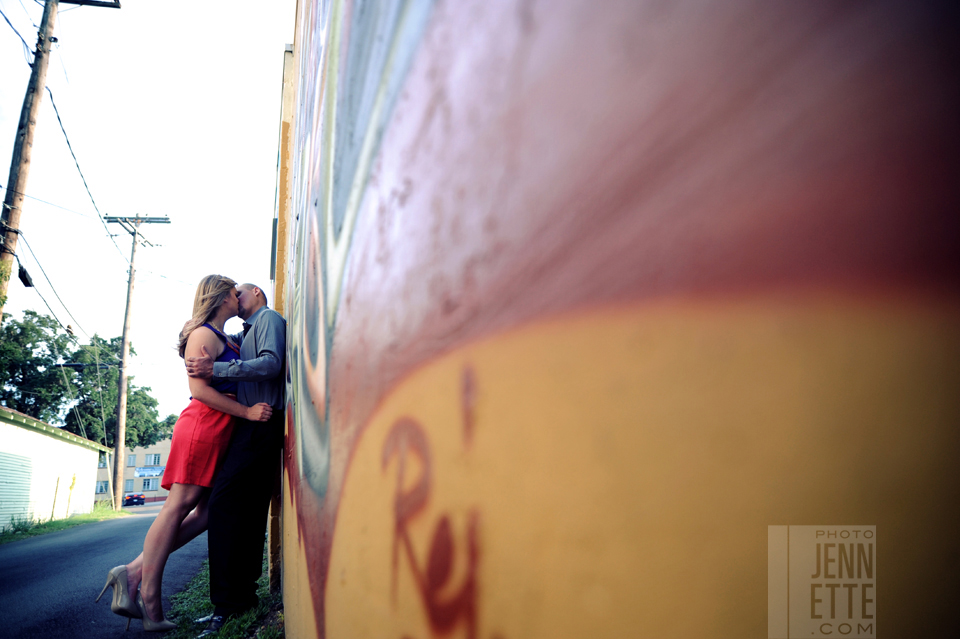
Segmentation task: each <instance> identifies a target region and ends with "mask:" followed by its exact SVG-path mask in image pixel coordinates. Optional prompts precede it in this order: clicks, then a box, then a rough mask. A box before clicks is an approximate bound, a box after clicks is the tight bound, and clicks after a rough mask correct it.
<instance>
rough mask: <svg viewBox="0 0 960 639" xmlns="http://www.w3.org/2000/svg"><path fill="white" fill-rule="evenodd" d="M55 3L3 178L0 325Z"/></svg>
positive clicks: (46, 10) (88, 0) (44, 24)
mask: <svg viewBox="0 0 960 639" xmlns="http://www.w3.org/2000/svg"><path fill="white" fill-rule="evenodd" d="M63 2H65V3H67V4H84V5H90V6H95V7H112V8H116V9H119V8H120V2H97V1H94V0H63ZM59 5H60V3H59V1H58V0H47V2H46V4H44V6H43V18H42V19H41V20H40V29H39V31H38V32H37V49H36V51H34V53H33V64H32V65H31V66H32V68H33V70H32V71H31V72H30V81H29V82H28V83H27V94H26V95H25V96H23V108H22V109H20V123H19V124H18V125H17V136H16V138H14V142H13V158H12V159H11V160H10V175H9V177H8V178H7V184H6V187H7V194H6V196H5V197H4V198H3V214H2V218H0V220H2V222H3V225H2V226H0V233H2V237H3V244H2V247H0V321H2V319H3V307H4V306H5V305H6V301H7V289H8V287H9V285H10V276H11V274H12V273H13V257H14V255H16V252H17V234H18V233H19V232H20V212H21V207H22V206H23V198H24V194H25V193H26V191H27V175H28V174H29V172H30V159H31V155H32V154H33V130H34V128H36V125H37V113H38V112H39V110H40V98H41V97H43V89H44V87H46V86H47V65H48V64H49V62H50V48H51V45H52V43H53V42H55V40H54V39H53V26H54V24H55V23H56V21H57V11H58V9H59Z"/></svg>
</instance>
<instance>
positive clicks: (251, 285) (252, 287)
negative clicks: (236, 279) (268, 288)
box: [240, 282, 270, 306]
mask: <svg viewBox="0 0 960 639" xmlns="http://www.w3.org/2000/svg"><path fill="white" fill-rule="evenodd" d="M240 286H242V287H243V288H248V289H250V290H251V291H252V290H253V289H257V290H259V291H260V294H261V295H263V305H264V306H270V303H269V302H268V301H267V294H266V293H264V292H263V289H262V288H260V287H259V286H257V285H256V284H251V283H249V282H247V283H246V284H241V285H240Z"/></svg>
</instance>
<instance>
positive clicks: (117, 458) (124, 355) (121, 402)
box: [104, 215, 170, 510]
mask: <svg viewBox="0 0 960 639" xmlns="http://www.w3.org/2000/svg"><path fill="white" fill-rule="evenodd" d="M104 220H106V221H107V222H113V223H116V224H119V225H120V226H122V227H123V228H124V230H126V231H127V232H128V233H130V234H131V235H132V236H133V248H131V249H130V277H129V278H128V279H127V310H126V311H125V312H124V314H123V337H122V338H121V341H120V343H121V347H120V349H121V359H120V381H119V382H118V391H119V392H118V395H117V435H116V438H115V439H114V444H113V509H114V510H120V508H122V507H123V486H124V481H123V471H124V470H125V468H126V457H127V447H126V438H127V360H128V359H129V357H130V321H131V317H130V315H131V314H130V307H131V305H132V303H133V278H134V275H135V274H136V267H135V264H136V259H137V244H139V243H140V242H143V243H144V244H146V245H149V246H153V245H152V244H150V242H148V241H147V240H146V239H142V238H143V236H142V235H140V225H141V224H169V223H170V218H166V217H140V216H139V215H137V216H135V217H106V218H104Z"/></svg>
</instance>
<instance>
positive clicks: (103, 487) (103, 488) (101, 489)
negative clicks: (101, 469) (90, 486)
mask: <svg viewBox="0 0 960 639" xmlns="http://www.w3.org/2000/svg"><path fill="white" fill-rule="evenodd" d="M107 483H108V482H105V481H98V482H97V494H98V495H102V494H104V493H106V492H107Z"/></svg>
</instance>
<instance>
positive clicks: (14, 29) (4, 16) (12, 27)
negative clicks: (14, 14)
mask: <svg viewBox="0 0 960 639" xmlns="http://www.w3.org/2000/svg"><path fill="white" fill-rule="evenodd" d="M0 16H3V19H4V20H6V21H7V24H9V25H10V28H11V29H13V32H14V33H16V34H17V37H18V38H20V42H22V43H23V48H24V50H25V51H26V52H27V55H29V54H30V45H29V44H27V41H26V40H24V39H23V36H22V35H20V32H19V31H17V28H16V27H15V26H13V23H12V22H10V18H8V17H7V14H5V13H4V12H3V10H2V9H0ZM27 64H30V60H29V58H28V59H27Z"/></svg>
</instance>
